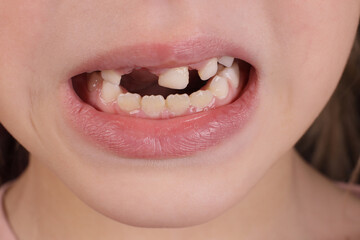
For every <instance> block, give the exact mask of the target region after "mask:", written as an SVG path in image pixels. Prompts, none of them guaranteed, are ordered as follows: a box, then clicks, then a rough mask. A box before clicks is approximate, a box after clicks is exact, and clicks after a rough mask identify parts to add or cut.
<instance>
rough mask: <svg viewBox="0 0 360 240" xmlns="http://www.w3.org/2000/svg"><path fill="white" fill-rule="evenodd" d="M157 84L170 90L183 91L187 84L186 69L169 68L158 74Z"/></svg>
mask: <svg viewBox="0 0 360 240" xmlns="http://www.w3.org/2000/svg"><path fill="white" fill-rule="evenodd" d="M158 84H159V85H160V86H163V87H166V88H172V89H184V88H186V86H187V85H188V84H189V70H188V67H178V68H171V69H169V70H167V71H165V72H164V73H162V74H160V76H159V80H158Z"/></svg>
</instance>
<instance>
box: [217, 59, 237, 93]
mask: <svg viewBox="0 0 360 240" xmlns="http://www.w3.org/2000/svg"><path fill="white" fill-rule="evenodd" d="M218 76H220V77H225V78H227V79H228V80H229V82H230V84H231V85H232V86H233V87H234V88H237V87H239V81H240V70H239V65H238V64H237V63H236V62H234V63H233V65H232V66H231V67H227V68H224V70H222V71H221V72H219V73H218Z"/></svg>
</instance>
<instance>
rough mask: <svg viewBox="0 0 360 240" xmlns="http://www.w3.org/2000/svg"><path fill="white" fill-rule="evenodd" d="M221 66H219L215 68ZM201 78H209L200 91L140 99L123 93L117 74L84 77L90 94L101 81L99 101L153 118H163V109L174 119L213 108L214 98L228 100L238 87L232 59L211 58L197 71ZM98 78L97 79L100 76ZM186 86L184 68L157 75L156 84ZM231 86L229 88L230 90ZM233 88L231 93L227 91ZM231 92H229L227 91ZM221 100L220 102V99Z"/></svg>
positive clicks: (238, 78) (237, 72)
mask: <svg viewBox="0 0 360 240" xmlns="http://www.w3.org/2000/svg"><path fill="white" fill-rule="evenodd" d="M218 63H219V64H221V65H218ZM198 73H199V76H200V78H201V79H204V80H206V79H210V78H211V79H210V80H209V82H208V83H207V84H206V85H205V86H204V87H203V88H202V89H200V90H198V91H196V92H194V93H192V94H191V95H190V96H189V95H188V94H181V95H180V94H170V95H168V96H167V98H166V100H165V99H164V97H163V96H161V95H156V96H154V95H151V96H146V95H145V96H143V97H141V96H140V95H139V94H135V93H124V92H123V91H124V90H123V88H122V87H120V86H119V85H120V82H121V74H120V73H119V72H118V71H115V70H104V71H101V74H99V73H96V72H94V73H92V74H91V75H90V76H89V77H88V81H89V82H88V89H89V91H90V92H93V91H94V88H97V86H98V85H100V84H101V80H100V82H99V80H97V79H98V78H100V79H101V77H102V79H103V80H104V81H103V82H102V87H101V91H100V96H101V98H102V100H103V102H105V103H107V104H109V103H112V102H114V101H116V100H117V105H118V107H119V108H120V109H121V110H122V111H125V112H128V113H136V112H139V111H140V110H142V111H143V112H144V113H145V114H146V115H147V116H150V117H153V118H157V117H160V116H167V115H164V113H163V112H164V110H166V111H168V112H170V113H171V114H172V115H175V116H178V115H181V114H184V113H186V112H187V111H189V110H190V111H192V110H191V109H193V108H195V111H201V110H202V109H204V108H207V107H211V106H213V105H214V99H219V100H222V102H224V101H228V100H226V99H230V98H228V96H230V95H229V93H230V92H231V93H232V94H234V91H236V89H237V88H238V87H239V85H240V84H239V81H240V71H239V66H238V64H237V62H236V61H234V58H232V57H227V56H225V57H221V58H219V59H217V58H212V59H210V60H208V61H206V62H205V64H203V65H202V66H201V67H199V68H198ZM100 75H101V77H100ZM188 83H189V70H188V67H177V68H171V69H168V70H166V71H165V72H163V73H161V74H160V76H159V79H158V84H159V85H160V86H163V87H167V88H172V89H184V88H186V87H187V85H188ZM230 87H231V88H230ZM231 89H234V90H231ZM230 90H231V91H230ZM231 96H233V95H231ZM223 99H224V100H223Z"/></svg>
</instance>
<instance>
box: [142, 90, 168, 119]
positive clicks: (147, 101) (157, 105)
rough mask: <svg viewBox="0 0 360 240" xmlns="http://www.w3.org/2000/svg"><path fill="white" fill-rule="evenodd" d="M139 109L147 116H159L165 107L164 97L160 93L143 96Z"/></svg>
mask: <svg viewBox="0 0 360 240" xmlns="http://www.w3.org/2000/svg"><path fill="white" fill-rule="evenodd" d="M141 109H142V110H143V111H144V112H145V113H146V114H147V115H148V116H149V117H159V116H160V114H161V112H162V111H163V110H164V109H165V99H164V97H163V96H161V95H156V96H154V95H151V96H143V97H142V99H141Z"/></svg>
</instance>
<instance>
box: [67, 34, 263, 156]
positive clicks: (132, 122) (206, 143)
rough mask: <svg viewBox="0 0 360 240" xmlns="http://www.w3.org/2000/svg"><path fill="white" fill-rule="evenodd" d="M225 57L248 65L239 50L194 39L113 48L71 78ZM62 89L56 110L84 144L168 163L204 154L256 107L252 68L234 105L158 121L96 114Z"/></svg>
mask: <svg viewBox="0 0 360 240" xmlns="http://www.w3.org/2000/svg"><path fill="white" fill-rule="evenodd" d="M209 46H211V47H209ZM226 55H230V56H234V57H236V58H239V59H241V60H244V61H247V62H248V61H249V60H248V59H249V55H246V52H245V51H244V50H243V49H240V48H239V47H234V46H233V45H232V44H230V43H229V44H226V42H224V41H220V40H214V39H213V38H196V39H191V40H188V41H181V42H177V43H174V44H143V45H136V46H131V47H124V48H121V49H115V50H112V51H109V52H108V53H107V54H104V55H102V56H100V57H96V58H94V59H90V60H88V61H87V62H85V64H83V65H81V66H79V67H77V68H75V69H74V70H73V71H72V72H71V75H72V76H74V75H76V74H79V73H82V72H90V71H95V70H103V69H119V68H123V67H136V66H141V67H159V68H160V67H161V68H163V67H173V66H181V65H189V63H194V62H199V61H201V60H204V59H207V58H211V57H213V56H226ZM248 63H250V62H248ZM250 64H251V63H250ZM251 65H252V64H251ZM252 66H253V65H252ZM62 86H63V87H62V88H61V91H60V93H61V94H60V98H61V103H62V104H61V106H62V109H63V112H64V116H65V120H66V122H67V124H68V125H69V126H70V127H71V128H72V129H73V130H74V131H75V132H77V134H79V135H80V136H82V139H84V140H85V141H87V142H89V143H91V144H93V145H94V146H96V147H99V148H101V149H104V150H107V151H109V152H111V153H113V154H115V155H118V156H120V157H125V158H140V159H168V158H179V157H186V156H190V155H192V154H195V153H197V152H199V151H204V150H206V149H208V148H210V147H212V146H215V145H217V144H220V143H221V142H222V141H223V140H225V139H227V138H229V137H230V136H232V135H233V134H236V133H240V132H241V129H243V128H244V127H246V123H248V122H249V120H250V119H251V116H252V115H253V113H254V112H255V109H256V106H257V102H258V98H257V92H258V91H257V89H258V76H257V72H256V70H255V68H254V67H251V69H250V72H249V77H248V82H247V84H246V87H245V89H243V93H242V95H241V96H240V97H239V98H238V99H237V100H235V101H234V102H232V103H230V104H228V105H224V106H221V107H218V108H215V109H212V110H210V111H205V112H199V113H195V114H191V115H187V116H181V117H176V118H170V119H161V120H156V119H144V118H135V117H131V116H120V115H116V114H111V113H105V112H100V111H98V110H96V109H95V108H94V107H92V106H90V105H88V104H87V103H85V102H83V101H82V100H81V99H80V98H79V97H78V96H77V94H76V93H75V91H74V89H73V87H72V81H71V79H69V80H68V81H67V83H66V84H63V85H62Z"/></svg>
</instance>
